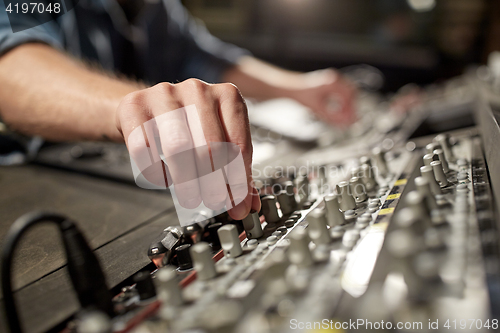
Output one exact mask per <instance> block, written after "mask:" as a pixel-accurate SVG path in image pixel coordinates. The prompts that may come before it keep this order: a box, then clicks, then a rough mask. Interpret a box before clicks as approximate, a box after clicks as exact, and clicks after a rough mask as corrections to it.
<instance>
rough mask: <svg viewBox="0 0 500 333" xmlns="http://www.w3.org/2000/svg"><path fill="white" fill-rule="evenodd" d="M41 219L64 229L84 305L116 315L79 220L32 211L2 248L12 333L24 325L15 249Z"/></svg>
mask: <svg viewBox="0 0 500 333" xmlns="http://www.w3.org/2000/svg"><path fill="white" fill-rule="evenodd" d="M41 222H53V223H55V224H56V225H57V226H58V227H59V230H60V231H61V236H62V239H63V244H64V249H65V252H66V258H67V262H68V273H69V275H70V278H71V282H72V284H73V287H74V288H75V291H76V293H77V296H78V300H79V301H80V305H81V306H82V307H83V308H89V307H93V308H96V309H98V310H100V311H103V312H105V313H107V314H108V315H110V316H112V315H113V314H114V311H113V303H112V300H111V294H110V292H109V290H108V288H107V286H106V281H105V277H104V273H103V272H102V270H101V267H100V265H99V262H98V260H97V258H96V256H95V255H94V253H93V252H92V250H91V249H90V247H89V246H88V244H87V242H86V241H85V238H84V237H83V235H82V233H81V232H80V231H79V230H78V228H77V226H76V225H75V223H73V222H72V221H70V220H69V219H67V218H66V217H64V216H62V215H59V214H54V213H46V212H33V213H28V214H25V215H23V216H21V217H20V218H18V219H17V220H16V221H15V222H14V223H13V225H12V227H11V228H10V230H9V232H8V233H7V236H6V238H5V242H4V246H3V249H2V255H1V259H2V272H1V274H2V291H3V297H4V305H5V306H4V307H5V314H6V317H7V323H8V326H9V329H10V331H11V333H21V332H22V329H21V324H20V322H19V315H18V312H17V308H16V305H15V300H14V294H13V292H12V279H11V278H12V277H11V271H12V259H13V254H14V249H15V247H16V246H17V244H18V243H19V241H20V239H21V237H22V236H23V234H24V233H25V232H26V231H27V230H28V229H29V228H31V227H33V226H34V225H36V224H38V223H41Z"/></svg>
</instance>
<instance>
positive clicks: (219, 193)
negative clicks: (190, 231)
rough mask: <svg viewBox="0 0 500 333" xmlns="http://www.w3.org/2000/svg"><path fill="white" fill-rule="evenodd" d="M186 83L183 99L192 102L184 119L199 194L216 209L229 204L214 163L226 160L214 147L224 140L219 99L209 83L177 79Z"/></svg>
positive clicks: (207, 205)
mask: <svg viewBox="0 0 500 333" xmlns="http://www.w3.org/2000/svg"><path fill="white" fill-rule="evenodd" d="M180 85H182V86H186V89H184V90H183V94H182V95H183V96H182V99H183V100H189V101H190V102H194V105H193V106H191V107H190V106H188V107H186V114H187V118H188V123H189V126H190V129H191V135H192V137H193V142H194V146H195V147H197V148H196V149H195V159H196V164H197V170H198V175H199V186H200V194H201V198H202V200H203V203H204V204H205V206H206V207H208V208H210V209H213V210H216V211H217V210H220V209H222V208H224V206H226V207H227V209H230V208H232V204H231V201H230V200H228V198H229V195H228V190H227V187H226V180H225V178H224V175H223V172H222V170H221V169H220V168H219V167H218V165H217V164H218V163H226V162H225V160H224V159H223V156H222V157H221V156H220V154H219V153H218V151H219V150H218V149H214V148H213V147H212V145H213V144H214V143H221V142H226V138H225V134H224V131H223V128H222V125H221V122H220V119H219V112H218V111H219V102H218V99H217V98H215V96H214V94H213V93H212V91H211V90H210V87H211V86H210V85H208V84H206V83H204V82H202V81H199V80H187V81H184V82H182V83H180Z"/></svg>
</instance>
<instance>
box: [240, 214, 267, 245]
mask: <svg viewBox="0 0 500 333" xmlns="http://www.w3.org/2000/svg"><path fill="white" fill-rule="evenodd" d="M243 228H244V229H245V233H246V234H247V238H248V239H256V238H260V237H262V235H263V232H262V225H261V224H260V219H259V214H258V213H257V212H255V211H251V212H250V214H248V215H247V217H245V218H244V219H243Z"/></svg>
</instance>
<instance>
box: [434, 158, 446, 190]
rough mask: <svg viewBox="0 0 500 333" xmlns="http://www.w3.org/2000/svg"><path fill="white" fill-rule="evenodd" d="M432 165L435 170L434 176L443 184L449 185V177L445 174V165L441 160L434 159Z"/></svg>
mask: <svg viewBox="0 0 500 333" xmlns="http://www.w3.org/2000/svg"><path fill="white" fill-rule="evenodd" d="M431 167H432V170H433V171H434V177H435V178H436V180H437V181H438V183H439V184H440V185H441V186H446V185H448V179H447V178H446V175H445V174H444V171H443V166H442V164H441V161H433V162H431Z"/></svg>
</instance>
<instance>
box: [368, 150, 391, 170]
mask: <svg viewBox="0 0 500 333" xmlns="http://www.w3.org/2000/svg"><path fill="white" fill-rule="evenodd" d="M372 153H373V157H374V158H375V163H376V164H377V168H378V172H379V174H380V175H381V176H386V175H387V174H389V168H388V167H387V162H386V160H385V155H384V152H383V151H382V149H380V148H379V147H376V148H373V150H372Z"/></svg>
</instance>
